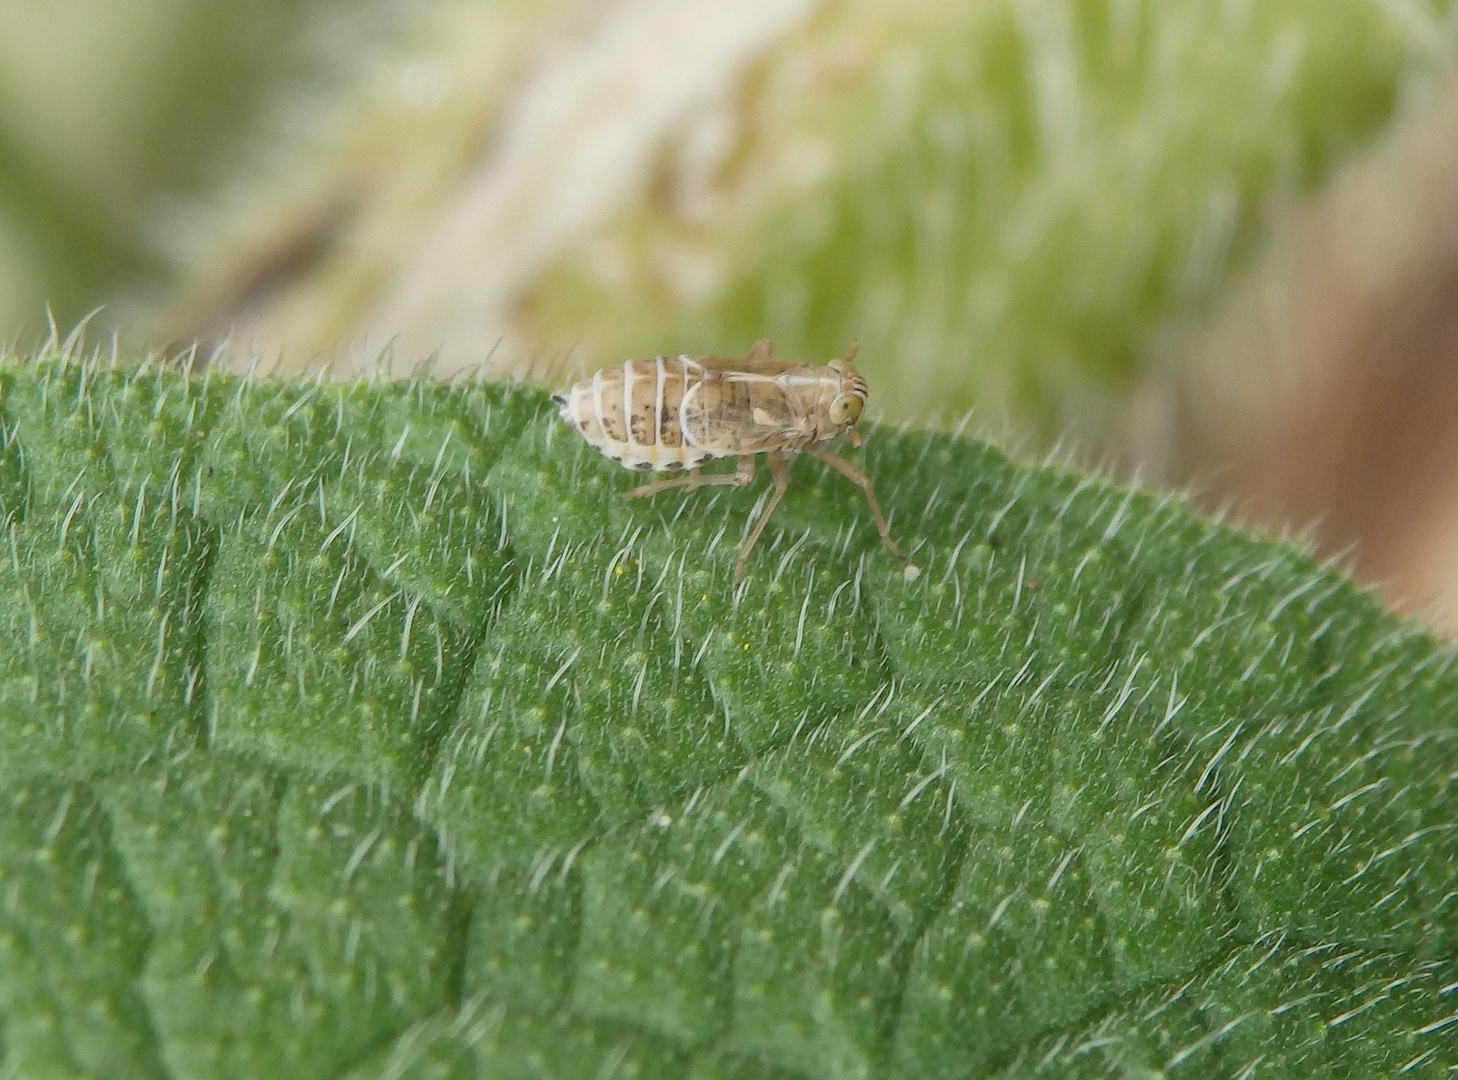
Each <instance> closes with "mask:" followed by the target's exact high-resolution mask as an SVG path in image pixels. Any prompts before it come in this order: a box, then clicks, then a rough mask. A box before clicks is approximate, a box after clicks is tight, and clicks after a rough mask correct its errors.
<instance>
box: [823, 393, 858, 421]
mask: <svg viewBox="0 0 1458 1080" xmlns="http://www.w3.org/2000/svg"><path fill="white" fill-rule="evenodd" d="M863 407H864V406H863V404H862V402H861V399H860V398H858V397H856V396H855V395H854V394H841V395H840V397H838V398H836V399H835V400H834V401H832V402H831V403H830V422H831V423H832V424H834V425H835V426H836V427H840V426H841V425H842V424H854V423H855V422H856V421H858V420H859V419H860V418H861V409H862V408H863Z"/></svg>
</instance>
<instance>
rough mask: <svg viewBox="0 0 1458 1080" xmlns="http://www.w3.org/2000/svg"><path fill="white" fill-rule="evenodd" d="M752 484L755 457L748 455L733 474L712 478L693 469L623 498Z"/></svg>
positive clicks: (715, 475) (638, 489) (640, 497)
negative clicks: (684, 474) (680, 489)
mask: <svg viewBox="0 0 1458 1080" xmlns="http://www.w3.org/2000/svg"><path fill="white" fill-rule="evenodd" d="M752 483H754V455H753V454H748V455H746V456H744V457H741V458H740V459H739V465H738V467H737V468H735V470H734V471H733V472H732V473H714V474H713V475H711V476H705V475H704V474H703V473H701V472H699V470H698V469H691V470H690V471H689V474H688V475H687V476H677V477H674V478H673V479H672V480H659V481H656V482H655V483H652V484H644V485H643V486H642V487H636V488H634V489H633V490H632V491H630V492H628V493H627V494H625V495H624V496H623V498H625V499H646V498H649V497H650V496H653V495H657V494H658V493H659V492H660V491H672V490H674V489H675V488H686V489H687V490H689V491H697V490H698V489H699V488H701V487H714V486H715V485H718V484H732V485H733V486H734V487H748V486H749V485H750V484H752Z"/></svg>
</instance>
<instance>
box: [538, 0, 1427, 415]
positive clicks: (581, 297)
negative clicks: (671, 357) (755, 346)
mask: <svg viewBox="0 0 1458 1080" xmlns="http://www.w3.org/2000/svg"><path fill="white" fill-rule="evenodd" d="M1403 8H1404V10H1405V11H1407V14H1408V15H1409V16H1410V18H1407V19H1404V18H1399V17H1398V13H1397V12H1396V11H1395V10H1394V7H1393V5H1387V4H1382V3H1374V2H1372V0H1281V2H1278V3H1228V2H1221V3H1217V2H1200V3H1184V4H1153V3H1141V2H1124V0H1067V2H1048V3H1022V2H1017V0H986V2H980V3H965V2H960V0H842V2H837V3H832V4H828V5H826V6H825V8H824V9H823V10H822V11H821V13H820V14H819V16H818V17H817V18H816V19H814V20H813V21H812V22H811V23H810V24H809V25H808V26H807V27H806V28H804V29H803V30H802V31H801V32H800V33H799V34H798V35H796V36H795V37H794V38H793V39H792V40H791V41H789V42H787V43H784V44H782V45H781V46H780V47H779V48H778V49H777V50H776V51H775V53H773V54H772V55H771V56H770V57H768V58H767V59H766V60H765V61H764V63H763V64H762V65H761V67H760V69H759V71H758V74H757V75H756V76H755V77H753V78H751V79H749V80H748V82H747V85H746V87H745V88H744V89H743V91H742V93H741V95H740V96H739V97H738V98H737V99H736V100H735V101H733V102H732V103H731V105H730V106H729V107H728V108H727V109H726V110H725V112H724V113H723V114H722V115H718V116H715V117H712V118H710V119H709V120H708V121H707V122H705V123H704V124H703V125H701V126H700V127H699V128H697V129H695V130H692V131H690V132H688V133H686V134H685V135H684V136H683V138H681V139H680V140H678V142H677V144H676V145H675V146H674V147H673V148H670V150H669V151H667V152H666V153H665V155H664V157H663V159H662V161H661V162H660V163H659V167H658V171H657V174H656V176H655V178H654V179H653V181H652V182H651V183H650V184H649V185H648V193H647V195H646V197H645V198H644V199H643V200H642V201H641V202H640V204H639V205H638V206H637V207H636V208H635V209H633V210H632V211H630V212H628V213H626V214H625V215H624V216H623V217H622V218H621V219H620V220H618V221H617V222H616V223H614V224H613V225H612V226H611V227H609V228H608V229H606V230H604V231H603V232H602V233H601V234H600V235H597V236H595V237H593V238H591V239H590V240H587V241H584V242H583V243H581V244H579V245H577V246H576V248H575V249H574V251H573V253H572V254H571V255H569V256H568V257H567V258H565V259H563V260H562V261H560V262H559V264H558V266H557V267H556V268H555V270H554V271H552V272H550V273H548V274H547V275H546V276H545V277H544V279H543V280H542V281H541V282H539V284H538V286H537V288H536V290H535V291H534V293H533V294H532V297H531V299H530V300H529V301H528V303H527V305H526V308H527V318H528V320H529V324H530V330H529V331H528V332H527V333H526V335H525V336H526V337H527V339H528V340H533V341H544V342H551V343H554V344H555V345H557V346H558V347H560V348H566V347H568V346H570V345H572V344H573V343H574V342H576V341H579V340H580V341H582V342H583V343H584V346H585V347H584V351H585V352H586V353H587V354H588V355H589V356H592V357H611V356H621V355H643V354H647V355H652V354H654V353H657V352H664V351H667V352H669V353H677V352H679V351H688V352H695V351H698V352H707V353H711V354H721V355H724V354H727V355H733V354H735V353H736V352H739V351H742V350H743V349H744V348H746V347H747V346H748V344H749V343H750V342H751V341H753V340H755V339H756V338H759V337H770V338H772V339H773V340H774V342H775V344H776V346H777V348H778V349H779V351H780V353H781V354H782V355H787V356H792V355H805V356H809V357H811V358H813V359H816V360H817V361H823V360H824V359H826V358H828V357H832V356H836V355H839V354H840V353H841V352H842V351H843V350H844V348H845V345H846V342H847V341H849V340H852V339H859V340H860V342H861V346H862V348H861V354H860V355H861V363H862V366H863V367H864V368H865V369H866V371H867V373H868V375H869V377H870V379H871V384H872V387H873V388H874V391H875V396H876V399H877V400H876V404H877V405H879V406H884V407H885V408H886V410H887V411H888V414H889V415H890V416H892V417H895V418H908V419H912V420H915V421H921V420H924V419H926V418H928V417H930V416H939V417H942V418H944V419H945V418H948V417H950V418H953V419H955V418H956V417H957V416H958V415H960V414H961V413H962V412H964V411H965V410H967V409H969V408H971V407H973V406H974V405H975V406H977V407H979V408H981V409H984V410H986V412H987V413H988V414H990V415H992V416H994V417H998V416H1007V417H1011V418H1014V419H1016V420H1017V421H1018V426H1019V427H1022V428H1024V429H1026V430H1035V431H1036V432H1037V434H1038V435H1039V436H1040V440H1041V441H1045V442H1051V441H1054V440H1056V439H1058V438H1059V437H1060V436H1062V435H1064V434H1065V433H1066V432H1067V430H1068V429H1069V426H1070V422H1071V421H1072V420H1075V419H1077V418H1079V416H1080V415H1087V414H1090V413H1092V414H1095V415H1096V414H1097V412H1098V410H1099V408H1100V406H1101V405H1102V404H1104V403H1108V402H1111V401H1116V400H1117V399H1118V397H1119V395H1121V394H1123V393H1124V392H1126V391H1127V390H1128V389H1129V388H1130V387H1131V385H1132V384H1133V382H1134V381H1135V380H1136V378H1137V377H1138V376H1139V374H1140V373H1141V372H1142V371H1143V365H1144V362H1145V361H1146V359H1147V358H1148V354H1149V351H1150V346H1151V344H1152V343H1153V341H1154V339H1155V337H1156V335H1158V334H1159V333H1160V332H1161V331H1164V330H1167V329H1168V328H1170V327H1171V326H1175V325H1178V324H1179V323H1180V321H1181V320H1187V319H1189V318H1191V317H1192V316H1196V315H1198V314H1199V313H1200V312H1202V311H1203V310H1205V309H1206V307H1207V306H1208V305H1209V303H1210V301H1211V299H1212V297H1213V296H1214V295H1215V294H1216V292H1217V290H1218V289H1219V287H1220V286H1221V285H1222V284H1223V283H1224V282H1226V281H1227V280H1228V279H1229V277H1230V274H1231V271H1232V269H1234V268H1236V267H1238V266H1239V265H1240V264H1241V260H1242V257H1244V256H1246V255H1248V253H1249V252H1250V251H1251V249H1252V248H1253V246H1254V245H1255V244H1256V242H1257V241H1258V240H1259V238H1260V237H1261V236H1262V235H1263V233H1264V232H1265V231H1266V230H1267V228H1268V226H1269V225H1270V223H1271V219H1272V216H1273V214H1274V212H1275V211H1277V210H1278V209H1280V208H1281V205H1282V204H1283V202H1289V201H1291V200H1292V199H1293V197H1295V196H1298V195H1300V194H1301V193H1304V192H1307V191H1309V190H1310V189H1312V188H1313V187H1314V186H1315V185H1317V184H1318V183H1320V181H1322V180H1323V179H1325V178H1326V177H1328V176H1329V175H1330V174H1331V172H1332V169H1333V168H1334V166H1336V165H1337V164H1339V163H1340V162H1341V161H1342V160H1344V159H1345V158H1347V157H1349V156H1350V155H1352V154H1353V153H1354V152H1356V151H1357V150H1359V149H1360V148H1361V147H1363V146H1364V145H1366V144H1367V143H1368V142H1369V141H1370V140H1371V138H1372V137H1373V136H1374V135H1375V134H1376V133H1378V132H1380V131H1382V130H1383V129H1384V127H1385V125H1386V124H1387V123H1388V121H1389V120H1390V118H1391V117H1392V115H1393V110H1394V106H1395V103H1396V102H1397V100H1398V98H1399V95H1400V92H1401V91H1402V89H1403V88H1404V86H1405V85H1406V83H1407V82H1408V81H1409V80H1411V79H1413V78H1414V77H1416V76H1418V75H1420V74H1421V73H1423V72H1432V71H1435V70H1438V69H1440V68H1441V66H1442V62H1443V58H1444V57H1448V56H1450V55H1451V51H1452V44H1451V41H1450V40H1449V37H1447V36H1445V35H1444V34H1443V33H1442V32H1441V30H1440V27H1439V23H1440V20H1441V19H1442V18H1444V16H1445V14H1446V12H1447V10H1448V8H1449V4H1448V3H1447V2H1446V0H1433V2H1427V0H1419V2H1418V3H1415V4H1412V5H1403ZM1419 16H1421V17H1419ZM715 125H717V127H716V126H715Z"/></svg>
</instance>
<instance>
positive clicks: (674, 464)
mask: <svg viewBox="0 0 1458 1080" xmlns="http://www.w3.org/2000/svg"><path fill="white" fill-rule="evenodd" d="M664 468H665V469H667V470H668V471H669V472H678V471H679V470H680V469H682V468H685V466H684V463H683V462H682V461H670V462H669V463H668V464H667V465H665V466H664Z"/></svg>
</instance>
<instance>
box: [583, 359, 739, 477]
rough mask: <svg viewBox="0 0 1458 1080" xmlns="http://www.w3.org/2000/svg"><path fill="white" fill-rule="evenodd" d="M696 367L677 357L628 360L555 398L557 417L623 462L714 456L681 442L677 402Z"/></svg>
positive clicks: (654, 468) (660, 467)
mask: <svg viewBox="0 0 1458 1080" xmlns="http://www.w3.org/2000/svg"><path fill="white" fill-rule="evenodd" d="M700 374H701V369H699V368H698V365H693V367H692V369H690V367H689V366H688V365H687V364H685V362H684V360H683V359H682V358H675V359H668V358H666V357H662V356H659V357H655V358H654V359H652V360H629V361H627V362H626V363H624V364H622V365H621V366H619V367H614V368H605V369H603V370H602V371H599V372H598V373H597V374H596V375H594V376H592V378H590V379H584V380H583V381H582V382H579V383H578V384H577V385H575V386H573V387H572V389H571V390H569V391H567V394H566V396H565V398H563V399H562V400H561V402H560V406H561V410H562V419H563V420H564V421H565V422H566V423H567V424H568V425H569V426H571V427H573V428H575V429H576V430H577V432H578V433H579V434H580V435H581V436H582V437H583V438H584V439H586V440H587V442H588V443H589V444H590V445H591V446H592V447H593V448H594V449H596V450H598V451H599V452H600V453H603V454H606V455H607V456H608V457H610V458H612V459H613V460H615V461H618V462H620V463H621V464H622V465H623V466H624V467H625V468H629V469H638V470H641V471H642V472H668V471H670V470H673V469H685V468H692V467H694V466H697V465H701V464H703V463H704V462H705V461H708V460H709V458H711V457H715V456H717V455H716V454H714V453H713V452H711V451H710V450H708V449H705V448H701V447H697V446H693V445H685V443H686V440H685V439H684V437H683V423H682V418H681V415H680V414H681V406H682V403H683V399H684V394H685V392H686V390H687V388H688V387H689V386H691V385H692V384H693V383H694V382H697V381H698V378H699V376H700Z"/></svg>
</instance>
